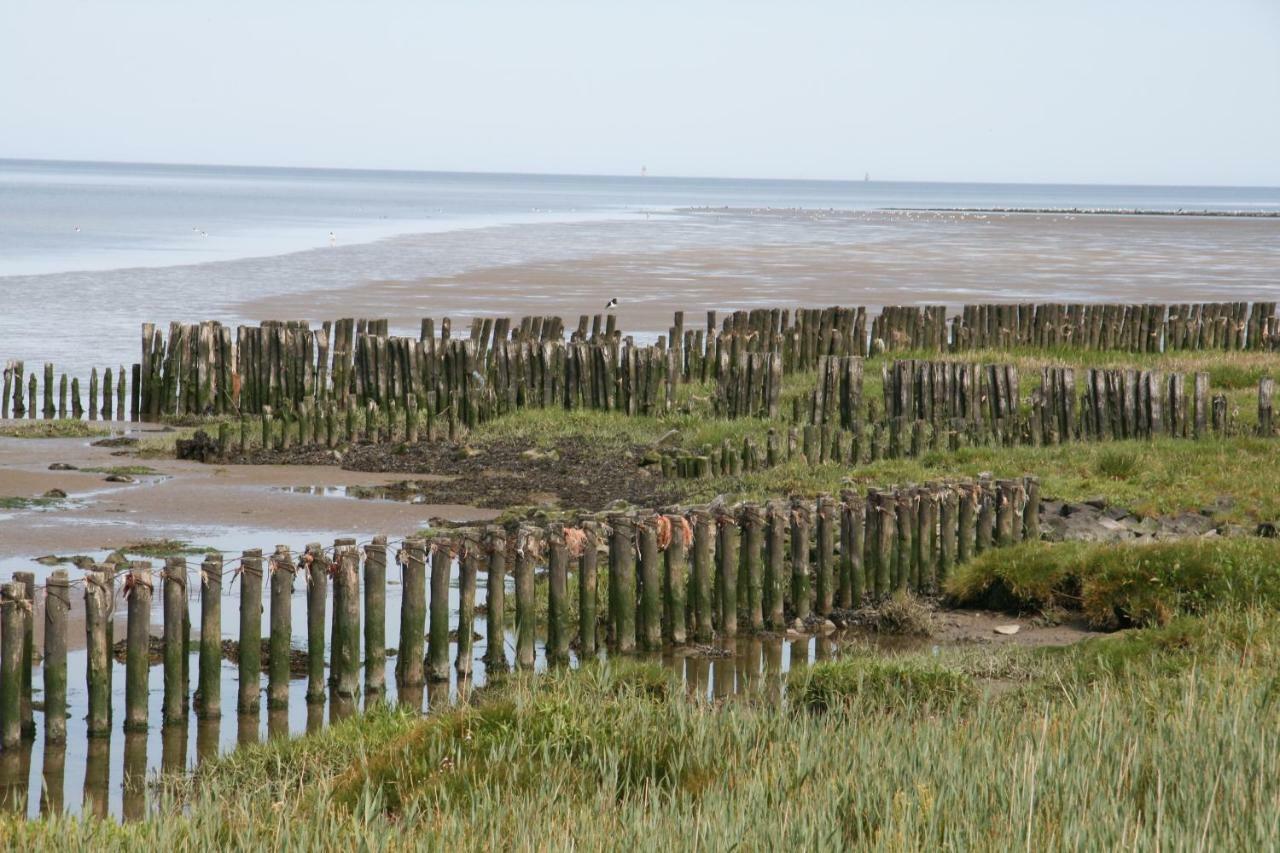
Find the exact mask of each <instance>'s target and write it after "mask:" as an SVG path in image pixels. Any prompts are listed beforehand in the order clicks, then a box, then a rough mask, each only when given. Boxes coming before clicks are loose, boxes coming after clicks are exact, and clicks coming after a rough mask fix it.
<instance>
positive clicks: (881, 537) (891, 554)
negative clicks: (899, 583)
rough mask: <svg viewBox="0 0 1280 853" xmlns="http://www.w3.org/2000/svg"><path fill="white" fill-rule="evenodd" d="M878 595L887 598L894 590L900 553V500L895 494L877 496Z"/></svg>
mask: <svg viewBox="0 0 1280 853" xmlns="http://www.w3.org/2000/svg"><path fill="white" fill-rule="evenodd" d="M876 503H877V506H876V528H877V530H876V533H877V537H876V538H877V540H878V544H877V547H876V595H877V596H879V597H883V596H887V595H889V594H890V593H891V592H893V590H894V586H895V576H894V572H895V569H896V566H897V562H896V559H895V555H896V554H897V551H898V498H897V495H896V494H895V493H894V492H880V493H879V494H877V495H876Z"/></svg>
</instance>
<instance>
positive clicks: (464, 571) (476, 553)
mask: <svg viewBox="0 0 1280 853" xmlns="http://www.w3.org/2000/svg"><path fill="white" fill-rule="evenodd" d="M483 554H484V549H483V547H482V545H481V542H480V539H479V537H478V536H476V534H475V532H474V531H471V530H465V531H463V533H462V553H461V554H459V555H458V649H457V655H456V656H455V658H454V662H453V668H454V670H456V671H457V673H458V678H459V680H462V681H465V680H466V679H468V678H470V677H471V671H472V668H473V666H474V662H473V660H472V657H473V652H472V646H473V640H472V632H473V631H474V630H475V620H476V575H477V573H478V572H479V571H480V560H481V558H482V557H483ZM567 648H568V642H567V641H566V650H567ZM566 654H567V651H566Z"/></svg>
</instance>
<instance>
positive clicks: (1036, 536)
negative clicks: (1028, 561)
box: [1022, 475, 1040, 542]
mask: <svg viewBox="0 0 1280 853" xmlns="http://www.w3.org/2000/svg"><path fill="white" fill-rule="evenodd" d="M1022 484H1023V489H1024V490H1025V491H1026V496H1027V503H1026V506H1024V507H1023V510H1022V538H1023V539H1024V540H1027V541H1030V542H1039V541H1040V478H1039V477H1032V476H1030V475H1028V476H1026V477H1023V478H1022Z"/></svg>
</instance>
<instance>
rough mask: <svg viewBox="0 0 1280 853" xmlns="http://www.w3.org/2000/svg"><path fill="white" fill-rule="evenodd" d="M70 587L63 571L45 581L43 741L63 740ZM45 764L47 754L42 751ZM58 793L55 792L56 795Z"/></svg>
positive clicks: (64, 732)
mask: <svg viewBox="0 0 1280 853" xmlns="http://www.w3.org/2000/svg"><path fill="white" fill-rule="evenodd" d="M70 609H71V585H70V583H69V582H68V581H67V573H66V571H65V570H64V569H57V570H56V571H54V572H53V574H51V575H50V576H49V579H48V580H47V581H46V582H45V596H44V663H43V666H44V742H45V743H46V744H51V743H54V744H60V743H63V742H64V741H66V739H67V612H68V611H69V610H70ZM45 760H46V761H48V753H47V752H46V759H45ZM60 795H61V791H59V796H60Z"/></svg>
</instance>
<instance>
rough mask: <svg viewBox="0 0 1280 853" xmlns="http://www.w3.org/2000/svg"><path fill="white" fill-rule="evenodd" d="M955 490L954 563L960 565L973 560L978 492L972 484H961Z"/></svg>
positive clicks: (975, 541) (976, 528) (976, 531)
mask: <svg viewBox="0 0 1280 853" xmlns="http://www.w3.org/2000/svg"><path fill="white" fill-rule="evenodd" d="M956 490H957V504H958V506H957V512H956V518H957V521H956V563H957V564H960V563H964V562H967V561H968V560H970V559H972V558H973V554H974V550H975V547H976V544H977V535H978V521H977V516H978V499H979V490H978V487H977V486H976V485H974V484H973V483H961V484H960V485H958V486H956Z"/></svg>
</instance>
